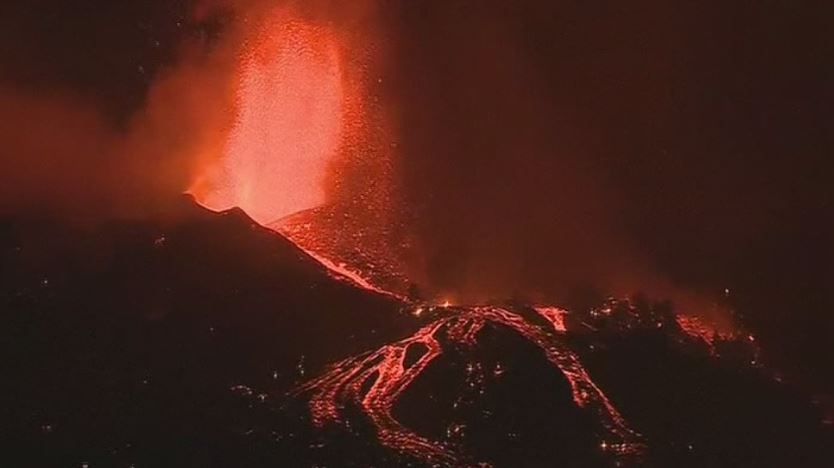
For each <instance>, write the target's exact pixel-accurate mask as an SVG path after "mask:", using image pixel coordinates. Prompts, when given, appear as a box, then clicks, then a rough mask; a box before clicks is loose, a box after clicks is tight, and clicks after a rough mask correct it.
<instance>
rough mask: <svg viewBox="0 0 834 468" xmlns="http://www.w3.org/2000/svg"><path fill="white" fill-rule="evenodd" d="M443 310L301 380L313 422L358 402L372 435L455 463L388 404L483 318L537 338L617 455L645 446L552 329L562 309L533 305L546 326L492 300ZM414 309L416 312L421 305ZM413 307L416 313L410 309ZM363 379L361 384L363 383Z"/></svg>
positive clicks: (466, 340) (472, 335) (467, 339)
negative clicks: (410, 359) (413, 352)
mask: <svg viewBox="0 0 834 468" xmlns="http://www.w3.org/2000/svg"><path fill="white" fill-rule="evenodd" d="M442 309H443V310H448V311H450V312H451V313H452V315H448V316H445V317H441V318H438V319H435V320H434V321H432V322H431V323H429V324H428V325H425V326H423V327H422V328H420V329H419V330H418V331H416V332H415V333H414V334H413V335H411V336H409V337H407V338H405V339H402V340H400V341H396V342H394V343H390V344H387V345H385V346H383V347H381V348H379V349H377V350H376V351H373V352H370V353H365V354H362V355H359V356H356V357H351V358H348V359H345V360H343V361H340V362H337V363H335V364H333V365H331V366H330V367H329V368H328V369H327V370H326V371H325V373H324V374H323V375H322V376H320V377H318V378H316V379H314V380H312V381H310V382H308V383H306V384H304V385H302V386H301V387H299V388H298V389H297V393H307V392H309V393H311V399H310V412H311V414H312V418H313V422H314V423H315V424H316V425H318V426H323V425H325V424H334V423H335V424H338V423H342V424H344V423H346V422H347V421H346V420H345V415H344V412H343V410H344V408H345V407H346V406H348V405H351V404H354V405H357V406H358V407H359V408H361V409H362V411H363V412H364V413H365V414H366V415H367V416H368V417H369V419H370V420H371V422H372V423H373V424H374V425H375V426H376V430H377V436H378V437H379V441H380V442H381V443H382V444H383V445H386V446H388V447H390V448H393V449H395V450H398V451H401V452H403V453H407V454H410V455H412V456H414V457H416V458H418V459H422V460H423V461H426V462H428V463H429V464H437V463H440V464H443V465H459V464H460V463H461V460H460V454H458V453H456V452H455V451H454V450H453V449H452V446H451V445H450V444H449V443H448V442H444V441H435V440H430V439H428V438H426V437H424V436H421V435H419V434H417V433H415V432H414V431H412V430H410V429H408V428H407V427H405V426H404V425H402V424H401V423H400V422H399V421H397V420H396V418H395V417H394V416H393V411H394V406H395V404H396V403H397V400H398V399H399V397H400V396H401V395H402V393H403V391H404V390H405V389H406V388H408V387H409V386H410V385H411V384H412V383H413V382H414V380H415V379H416V378H417V377H418V376H419V375H420V374H421V373H422V372H423V371H424V370H425V369H426V368H427V367H428V366H429V365H430V364H431V363H432V361H434V360H435V359H436V358H437V357H439V356H441V355H442V354H443V348H444V345H445V346H449V345H458V346H467V347H471V346H475V345H476V344H477V336H478V334H479V332H480V331H481V330H482V329H483V327H484V326H485V325H486V324H487V323H490V324H493V325H496V326H503V327H507V328H509V329H511V330H513V331H515V332H516V333H518V334H520V335H521V336H523V337H524V338H526V339H527V340H529V341H531V342H532V343H534V344H536V345H537V346H538V347H539V348H540V349H541V350H542V352H543V353H544V355H545V356H546V358H547V359H548V361H550V363H551V364H552V365H553V366H554V367H555V368H557V369H559V370H560V371H561V372H562V373H563V374H564V376H565V377H566V378H567V380H568V382H569V383H570V386H571V389H572V393H573V399H574V401H575V403H576V404H577V405H578V406H579V407H581V408H584V409H587V410H589V411H591V412H592V413H593V414H594V415H595V416H596V417H597V418H598V420H599V422H600V425H601V426H602V429H603V432H604V439H603V440H602V442H601V447H603V449H604V450H606V451H608V452H610V454H611V455H613V456H614V457H616V458H617V459H620V460H624V459H636V458H639V457H640V456H641V455H642V453H643V452H644V450H645V445H644V443H643V441H642V436H641V435H640V434H638V433H637V432H636V431H634V430H633V429H631V427H630V426H629V425H628V423H627V422H626V421H625V419H624V418H623V417H622V415H621V414H620V413H619V411H617V409H616V408H615V407H614V405H613V404H612V403H611V402H610V401H609V400H608V398H607V397H606V396H605V394H604V393H603V392H602V390H601V389H600V388H599V387H598V386H597V385H596V384H595V383H594V382H593V381H592V380H591V378H590V376H589V375H588V372H587V371H586V370H585V368H584V366H583V365H582V363H581V362H580V360H579V357H578V356H577V355H576V353H574V352H573V351H572V350H571V349H570V348H569V347H568V346H567V344H566V343H565V342H563V341H562V339H561V338H560V337H559V335H560V334H561V333H563V331H564V330H563V329H562V326H561V316H562V314H561V313H560V314H557V313H556V312H557V311H558V312H562V313H563V312H564V311H561V310H560V309H557V308H545V307H543V308H540V309H541V310H538V312H539V314H541V315H542V316H543V317H544V318H545V319H547V320H548V321H549V322H550V323H551V324H552V326H553V330H554V331H555V332H556V333H554V332H551V331H550V330H547V329H544V328H541V327H539V326H538V325H535V324H533V323H532V322H530V321H529V320H527V319H525V318H524V317H522V315H520V314H518V313H515V312H512V311H510V310H507V309H503V308H498V307H461V308H453V309H446V308H442ZM419 310H420V311H421V312H422V310H423V308H422V307H420V308H419ZM416 315H419V314H416ZM415 345H417V346H420V347H422V348H424V349H425V350H426V351H425V352H424V353H423V354H422V355H421V356H420V358H419V359H417V361H416V362H415V363H414V364H412V365H410V366H406V364H405V356H406V354H407V352H408V350H409V349H410V348H411V347H412V346H415ZM368 384H370V387H369V388H368V390H367V391H364V388H365V387H366V386H367V385H368Z"/></svg>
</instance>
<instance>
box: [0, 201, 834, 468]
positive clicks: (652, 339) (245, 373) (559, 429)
mask: <svg viewBox="0 0 834 468" xmlns="http://www.w3.org/2000/svg"><path fill="white" fill-rule="evenodd" d="M179 211H180V213H178V214H177V216H174V217H172V218H170V219H167V220H160V221H158V222H127V221H125V222H111V223H108V224H106V225H96V226H95V227H89V226H88V227H77V226H75V227H67V226H66V225H64V224H59V223H52V222H44V221H37V222H36V221H31V220H9V221H6V222H3V223H1V224H0V252H2V253H0V255H2V256H1V257H0V258H2V271H0V273H1V274H2V277H3V282H2V284H1V285H0V327H1V328H0V329H2V334H0V353H1V354H0V355H2V357H0V362H2V368H3V369H4V371H3V384H2V387H0V401H2V402H3V405H2V409H0V420H1V421H2V423H1V424H0V446H2V448H3V450H2V452H0V457H2V459H0V465H2V466H14V467H18V466H19V467H51V466H55V467H59V466H60V467H64V466H79V467H80V466H84V465H87V466H89V467H100V466H121V467H128V466H135V467H164V466H172V467H173V466H175V467H192V466H193V467H209V466H216V467H231V466H234V467H248V466H252V467H260V466H271V467H274V466H330V467H339V466H401V465H413V466H422V465H427V464H432V463H440V464H442V463H447V464H451V463H454V464H478V463H488V464H490V465H493V466H499V467H500V466H506V467H518V466H582V467H586V466H611V465H614V464H617V463H631V464H641V465H646V466H831V464H832V463H834V456H832V454H831V453H830V451H831V449H832V447H834V439H832V434H831V430H830V426H826V425H824V424H823V423H822V415H821V413H820V412H819V411H818V409H817V408H815V407H814V406H812V404H811V401H810V397H809V396H807V395H805V394H803V392H800V391H798V390H796V389H794V387H792V386H791V385H790V384H789V383H780V382H779V381H778V379H777V378H775V376H774V374H773V372H772V371H770V370H768V369H767V367H763V366H762V365H761V363H759V362H756V359H757V358H758V357H757V355H755V353H753V352H752V351H751V350H750V349H748V348H747V347H745V346H744V344H743V343H735V342H726V343H718V344H717V345H716V347H714V348H713V347H710V346H708V344H707V343H701V342H698V341H697V340H694V339H692V338H691V337H687V335H685V334H684V333H682V332H681V330H680V329H679V328H677V327H676V326H675V325H674V320H672V319H670V318H669V317H667V316H666V315H664V314H669V313H671V311H662V312H658V310H657V309H656V308H654V306H652V305H651V304H648V303H647V304H639V303H637V304H634V305H633V306H632V309H631V310H633V311H634V314H636V315H635V316H636V317H638V318H639V317H646V316H651V317H652V319H651V320H643V321H641V320H636V321H633V322H627V323H625V325H624V322H623V321H617V320H614V319H606V320H602V319H598V320H596V321H594V322H593V325H594V328H595V330H596V331H594V332H590V331H588V329H587V327H583V326H579V325H576V324H571V323H568V329H567V332H566V333H564V334H563V335H561V336H560V337H559V338H558V339H559V341H558V342H559V343H561V344H563V345H564V346H566V347H567V348H569V349H570V350H572V352H574V353H575V354H576V355H577V356H578V357H579V358H581V361H582V363H583V364H584V367H585V369H586V370H587V372H588V374H589V375H590V376H591V377H592V378H593V380H594V382H595V384H596V385H598V386H599V388H601V389H603V391H604V392H605V395H607V397H608V399H610V401H611V402H612V404H613V405H615V406H616V407H617V409H618V410H619V412H620V413H621V414H622V416H623V418H624V419H625V420H626V421H628V424H629V426H630V427H631V428H633V429H634V430H635V431H636V432H638V433H639V434H640V437H641V439H642V440H644V441H645V444H646V447H645V451H644V453H643V454H641V455H640V457H639V458H628V459H620V458H617V457H616V456H614V454H612V453H611V449H610V448H609V447H607V446H606V444H605V433H606V431H605V428H604V427H603V426H604V421H600V419H599V418H598V417H597V415H595V414H594V413H593V412H592V411H587V410H585V409H582V408H579V407H578V406H577V404H576V402H575V401H574V395H573V394H572V388H571V385H570V381H569V379H567V378H566V377H565V375H564V374H563V373H561V372H559V369H557V368H554V366H553V365H552V364H551V363H550V362H548V359H547V357H546V355H545V353H543V352H542V349H541V347H539V346H536V345H535V344H534V343H532V342H531V341H530V340H529V339H525V337H523V336H522V335H521V334H519V333H518V331H517V330H514V329H513V328H512V327H508V326H504V325H501V323H497V322H496V323H487V324H486V325H485V326H484V327H483V329H481V330H480V331H479V332H478V340H477V342H475V343H474V344H472V345H470V346H461V345H459V343H456V342H455V341H454V340H451V339H448V337H446V336H445V335H438V337H439V344H440V345H441V346H442V348H443V353H442V354H441V355H439V356H438V357H437V358H436V359H434V360H433V361H432V362H431V363H430V364H429V365H428V366H427V367H426V369H425V370H424V371H423V372H422V373H421V374H420V375H419V377H418V378H416V379H415V381H414V382H413V383H412V384H411V385H410V386H408V388H406V389H405V390H404V391H403V392H402V394H401V395H400V396H399V398H398V400H397V402H396V405H395V406H394V408H393V415H394V416H395V417H396V419H397V420H398V421H399V422H400V423H401V424H402V425H403V426H405V427H408V428H409V429H410V430H411V431H413V432H414V433H416V434H419V435H420V436H422V437H426V438H427V439H431V440H434V441H438V442H439V443H441V444H443V445H444V446H446V447H449V448H450V450H451V451H453V452H454V453H455V454H458V455H459V456H458V457H457V458H456V459H455V461H454V462H451V461H448V460H443V459H431V458H429V459H424V458H421V457H419V456H415V455H414V454H409V453H403V452H400V451H397V450H393V449H391V448H388V447H386V446H385V445H384V444H381V443H380V441H379V438H378V433H377V427H376V426H375V425H374V424H372V421H370V420H369V419H368V416H367V414H366V413H365V412H363V411H362V409H361V408H359V407H358V405H355V404H352V403H351V402H350V400H345V401H340V403H341V404H343V406H344V407H343V408H340V412H341V417H340V419H339V421H338V422H337V423H334V424H324V425H323V426H322V427H316V426H315V425H314V424H312V422H313V421H312V416H311V411H310V408H309V405H308V403H309V401H310V399H311V398H313V397H314V393H315V392H311V391H308V392H304V391H301V392H294V389H297V388H298V386H299V385H301V384H303V383H304V382H308V381H310V379H313V378H315V377H317V376H319V375H321V374H322V373H323V372H324V371H325V369H326V365H327V364H329V363H332V362H336V361H340V360H342V359H344V358H347V357H349V356H353V355H361V353H363V352H366V351H373V350H375V349H378V348H380V347H383V346H385V345H386V344H387V343H390V342H394V341H396V340H398V339H402V338H405V337H408V336H411V335H412V334H413V333H415V331H417V330H419V329H420V328H421V327H423V326H425V325H427V324H429V323H431V321H432V320H436V319H438V318H442V317H447V316H448V317H452V316H454V314H456V313H462V311H461V310H457V311H456V310H455V308H449V309H443V308H437V307H434V308H431V307H427V313H426V314H414V310H415V309H414V308H415V307H416V306H415V305H408V304H404V303H401V302H398V301H395V300H392V299H389V298H386V297H383V296H380V295H376V294H372V293H369V292H366V291H364V290H361V289H357V288H354V287H352V286H350V285H349V284H347V283H345V282H340V281H337V280H334V279H333V278H331V277H330V276H329V275H328V274H327V272H326V271H325V270H324V269H323V268H322V267H321V266H320V265H319V264H317V263H316V262H315V261H313V260H312V259H311V258H309V257H308V256H306V255H305V254H304V253H303V252H301V251H299V250H298V249H296V248H295V246H294V245H293V244H292V243H290V242H289V241H287V240H286V239H284V238H282V237H280V236H279V235H277V234H275V233H273V232H271V231H268V230H265V229H263V228H261V227H259V226H257V225H255V224H254V223H252V222H251V221H250V220H249V219H248V218H247V217H246V216H245V215H244V214H243V213H240V212H234V211H233V212H229V213H225V214H213V213H208V212H206V211H203V210H201V209H199V208H197V207H194V206H192V205H190V204H188V203H187V202H183V206H182V207H181V208H180V209H179ZM503 306H505V307H507V308H508V309H511V310H513V311H514V312H515V313H518V314H520V315H522V316H525V317H528V316H530V317H532V315H533V314H532V309H530V308H528V307H526V306H525V305H524V304H506V305H503ZM582 314H583V312H582V311H576V312H575V314H574V319H573V320H575V321H576V322H582V321H583V320H579V318H577V317H583V315H582ZM586 318H588V320H587V321H586V322H588V321H593V320H592V319H591V317H590V316H588V317H586ZM530 320H531V323H533V324H534V325H535V326H536V327H539V328H537V329H540V330H542V331H541V333H544V334H545V335H547V336H548V337H549V338H548V339H551V338H553V339H555V337H554V335H553V333H551V332H548V331H546V325H547V324H546V323H544V322H541V321H539V322H536V321H535V320H534V319H532V318H531V319H530ZM660 322H662V323H663V326H661V327H658V326H654V325H655V324H657V323H660ZM567 348H566V349H567ZM417 359H419V355H417V356H407V358H406V360H407V361H408V362H406V367H407V366H408V365H411V364H413V363H414V362H416V361H417ZM366 387H367V385H366ZM362 390H363V391H367V390H368V389H367V388H364V389H362Z"/></svg>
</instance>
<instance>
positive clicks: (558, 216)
mask: <svg viewBox="0 0 834 468" xmlns="http://www.w3.org/2000/svg"><path fill="white" fill-rule="evenodd" d="M381 3H382V4H383V8H382V10H381V14H380V21H381V22H382V23H383V28H384V30H385V31H386V34H387V36H386V37H387V38H388V40H389V41H390V44H388V47H389V48H390V50H391V51H392V53H391V57H389V63H387V64H386V70H387V71H386V72H385V73H386V74H387V75H388V76H387V78H390V81H389V84H387V91H388V93H389V96H388V97H389V98H390V99H391V101H392V102H393V103H395V107H396V109H397V114H398V116H399V122H398V125H399V127H400V131H401V141H400V142H399V145H400V148H401V151H402V153H403V154H402V157H403V163H402V172H401V178H402V181H403V187H404V194H405V197H406V198H407V199H409V200H410V202H411V204H412V206H414V207H415V209H416V210H417V211H418V213H419V217H418V218H417V219H418V221H416V222H415V223H414V229H415V230H417V232H419V233H420V235H419V237H420V238H421V239H422V240H421V242H422V244H423V247H424V248H425V256H426V259H427V260H426V265H424V271H423V274H425V275H429V276H431V279H432V281H434V282H435V283H436V284H437V285H439V287H441V288H442V287H449V288H460V287H466V286H467V285H468V283H469V278H470V277H471V276H473V275H475V274H477V275H479V276H480V277H482V278H487V280H486V281H487V282H488V283H490V284H488V287H492V286H494V284H491V283H496V284H497V283H500V284H502V285H504V286H505V289H516V288H524V287H532V289H547V287H548V286H547V285H548V284H549V283H553V282H556V281H559V280H568V279H570V280H575V281H577V282H581V280H583V279H585V278H593V277H596V276H598V275H600V274H601V273H600V272H601V271H604V270H608V273H610V276H612V277H618V276H620V275H622V271H623V270H625V271H627V270H629V269H633V270H635V271H637V270H639V271H640V273H639V274H642V273H643V270H647V271H648V270H651V271H653V272H659V274H660V275H662V276H663V277H664V278H667V279H669V280H670V281H671V282H673V283H675V284H682V285H686V286H691V287H693V288H696V289H702V290H708V291H719V290H722V289H723V288H724V287H729V288H731V289H732V290H733V291H739V293H738V294H739V296H738V299H737V301H738V302H740V303H741V308H742V309H743V310H745V311H746V312H748V315H751V316H754V318H753V319H751V320H752V321H753V322H755V323H757V324H758V325H759V327H760V328H761V329H762V330H764V331H763V333H764V334H765V335H767V334H768V333H769V334H770V335H772V336H771V337H770V338H771V339H772V340H773V341H774V342H776V343H778V344H779V345H780V346H783V347H784V349H785V352H786V353H794V354H796V355H802V356H807V355H817V356H819V355H820V354H825V353H828V352H829V351H830V345H827V344H825V343H822V342H821V341H820V340H819V339H807V338H806V337H808V336H814V337H824V336H831V334H832V333H834V326H832V317H834V313H832V300H831V298H830V294H829V292H828V291H829V289H830V287H831V285H832V284H834V272H832V269H833V268H834V267H833V266H832V265H834V252H833V250H834V247H832V240H834V228H832V224H834V215H832V189H831V188H830V186H831V182H830V179H831V177H832V175H834V171H832V169H831V166H832V164H831V163H830V162H829V158H830V157H831V153H832V149H834V145H832V132H831V130H832V129H831V124H832V122H834V115H832V113H834V105H832V104H834V102H832V101H833V100H834V99H832V98H834V96H832V86H831V83H834V81H832V80H834V76H832V73H831V71H832V70H831V68H832V63H831V62H832V57H834V50H832V49H834V47H832V40H831V31H830V26H829V25H828V24H827V20H828V19H829V18H830V15H829V14H826V10H825V5H824V4H825V3H826V2H816V3H814V2H793V1H756V2H753V1H737V2H702V1H683V2H667V1H659V0H652V1H640V2H587V1H572V2H568V1H532V0H531V1H497V0H479V1H463V0H444V1H430V0H426V1H406V0H403V1H401V2H397V1H392V0H387V1H382V2H381ZM188 10H189V5H188V4H187V2H179V1H163V0H148V1H142V2H133V1H112V0H76V1H72V2H67V1H59V0H41V1H35V0H31V1H12V2H4V4H3V6H2V7H0V79H2V81H3V82H4V83H14V84H16V85H21V84H22V85H25V86H27V87H28V88H30V89H34V90H36V91H42V90H47V89H52V88H55V87H61V88H66V89H71V90H73V91H74V92H76V93H80V94H82V95H84V96H86V97H87V98H89V99H90V100H91V101H94V102H95V103H96V105H100V106H103V107H104V108H106V109H107V112H108V115H110V116H111V117H112V119H113V120H114V121H116V122H118V121H120V120H123V119H124V118H125V116H126V115H129V114H130V112H131V111H132V110H135V109H137V108H138V107H139V106H140V105H141V103H142V102H143V99H144V93H145V92H146V91H147V86H148V84H149V83H150V82H151V80H152V78H153V76H155V74H156V73H158V72H159V71H160V70H162V69H164V67H166V66H168V65H171V63H172V61H173V60H174V57H175V56H176V50H177V47H178V45H179V44H180V43H181V41H183V40H184V39H188V38H194V37H195V36H210V35H212V34H215V33H217V30H216V29H215V26H216V25H210V24H209V25H205V24H204V25H193V24H192V23H191V22H189V21H188ZM452 258H454V260H452ZM462 258H463V259H465V260H461V259H462ZM451 262H454V263H455V265H451V264H450V263H451ZM565 270H570V273H565V272H564V271H565ZM585 270H587V271H585ZM613 281H616V278H615V280H613ZM502 292H506V291H502ZM825 341H830V340H825ZM826 346H827V347H826ZM816 368H820V367H819V365H817V367H816Z"/></svg>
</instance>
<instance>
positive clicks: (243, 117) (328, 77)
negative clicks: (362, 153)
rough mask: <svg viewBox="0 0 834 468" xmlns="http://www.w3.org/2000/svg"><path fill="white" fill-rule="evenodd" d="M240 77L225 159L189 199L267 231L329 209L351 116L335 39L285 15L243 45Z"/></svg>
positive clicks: (280, 14) (263, 26) (194, 188)
mask: <svg viewBox="0 0 834 468" xmlns="http://www.w3.org/2000/svg"><path fill="white" fill-rule="evenodd" d="M238 77H239V78H238V83H237V89H236V103H235V107H236V109H235V112H236V115H235V118H234V123H233V125H232V128H231V129H230V132H229V135H228V138H227V141H226V145H225V148H224V149H223V151H222V153H223V156H222V158H221V160H220V161H218V162H216V163H215V164H214V165H213V166H212V167H209V168H206V169H205V170H204V172H203V174H201V176H200V177H199V178H198V180H197V181H196V182H195V184H194V185H193V186H192V187H191V188H190V189H189V192H190V193H192V194H193V195H194V196H195V198H196V199H197V201H198V202H200V203H201V204H203V205H204V206H206V207H208V208H210V209H214V210H225V209H228V208H232V207H240V208H242V209H243V210H244V211H246V212H247V213H248V214H249V215H250V216H251V217H252V218H253V219H255V220H256V221H258V222H259V223H262V224H266V223H269V222H272V221H275V220H276V219H279V218H281V217H283V216H286V215H288V214H291V213H295V212H298V211H301V210H304V209H308V208H313V207H316V206H319V205H321V204H323V203H324V202H325V187H324V184H325V179H326V174H327V170H328V166H329V165H330V164H331V163H332V162H333V159H334V157H335V155H336V154H337V152H338V148H339V145H340V140H341V138H342V131H343V115H344V111H345V109H344V102H345V87H344V86H343V79H342V62H341V55H340V48H339V41H338V37H337V35H336V34H335V33H334V31H332V29H329V28H328V27H326V26H323V25H319V24H313V23H311V22H308V21H306V20H303V19H300V18H299V17H294V16H293V15H291V14H290V13H289V12H287V11H286V10H282V9H279V10H277V11H275V12H274V13H273V14H272V15H270V16H268V18H267V19H266V20H265V21H263V22H262V23H261V24H260V27H258V28H256V29H255V31H254V33H253V34H251V36H250V38H249V40H248V41H247V43H246V44H245V45H244V48H243V53H242V54H241V57H240V59H239V74H238Z"/></svg>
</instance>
